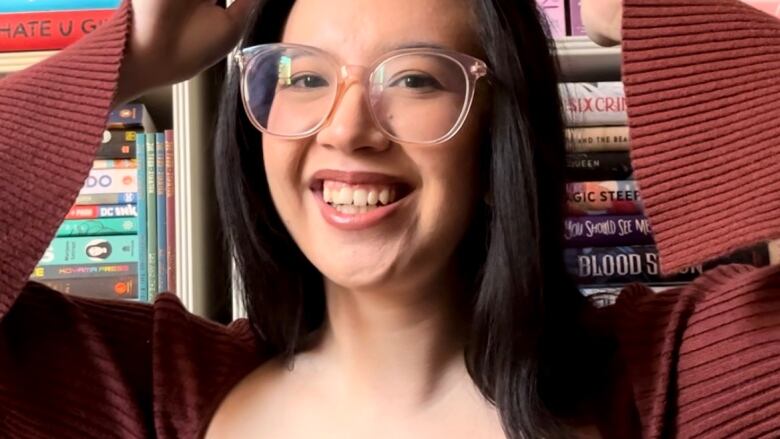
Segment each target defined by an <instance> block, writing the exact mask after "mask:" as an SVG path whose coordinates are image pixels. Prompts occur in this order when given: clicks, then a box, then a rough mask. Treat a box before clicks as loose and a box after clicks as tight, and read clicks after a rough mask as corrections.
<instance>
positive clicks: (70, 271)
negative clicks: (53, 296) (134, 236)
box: [30, 262, 138, 280]
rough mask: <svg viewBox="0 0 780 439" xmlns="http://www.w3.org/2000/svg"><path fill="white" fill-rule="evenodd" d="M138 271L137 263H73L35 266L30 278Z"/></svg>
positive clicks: (75, 276)
mask: <svg viewBox="0 0 780 439" xmlns="http://www.w3.org/2000/svg"><path fill="white" fill-rule="evenodd" d="M137 273H138V263H137V262H130V263H127V264H74V265H49V266H46V267H44V266H37V267H35V269H34V270H33V272H32V275H31V276H30V279H33V280H38V279H49V280H54V279H74V278H82V277H116V276H135V275H136V274H137Z"/></svg>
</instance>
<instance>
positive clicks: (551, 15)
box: [536, 0, 566, 38]
mask: <svg viewBox="0 0 780 439" xmlns="http://www.w3.org/2000/svg"><path fill="white" fill-rule="evenodd" d="M536 4H537V6H538V7H539V8H540V9H541V10H542V12H543V13H544V16H545V17H546V18H547V23H549V25H550V36H551V37H553V38H563V37H565V36H566V5H565V0H536Z"/></svg>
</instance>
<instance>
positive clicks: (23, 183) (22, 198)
mask: <svg viewBox="0 0 780 439" xmlns="http://www.w3.org/2000/svg"><path fill="white" fill-rule="evenodd" d="M130 17H131V10H130V2H129V0H125V1H124V2H123V4H122V6H121V7H120V8H119V9H118V11H117V12H116V14H115V15H114V16H113V18H112V19H110V20H109V21H108V22H106V23H105V24H104V25H103V26H101V27H99V28H98V29H96V30H95V31H94V32H92V33H91V34H89V35H88V36H87V37H85V38H84V39H82V40H80V41H78V42H77V43H75V44H73V45H72V46H70V47H69V48H67V49H66V50H63V51H61V52H60V53H58V54H56V55H54V56H52V57H50V58H48V59H47V60H45V61H43V62H41V63H39V64H36V65H34V66H31V67H29V68H27V69H26V70H24V71H22V72H19V73H15V74H13V75H11V76H9V77H7V78H5V79H3V80H2V81H0V115H2V117H0V317H2V316H3V315H4V314H5V313H6V312H7V311H8V310H9V309H10V307H11V305H12V304H13V302H14V301H15V299H16V297H17V295H18V294H19V292H20V291H21V289H22V287H23V286H24V284H25V283H26V282H27V279H28V277H29V276H30V273H31V272H32V270H33V268H34V267H35V265H36V263H37V262H38V261H39V260H40V258H41V257H42V256H43V253H44V251H45V250H46V248H47V246H48V245H49V243H50V241H51V239H52V238H53V237H54V233H55V232H56V230H57V227H58V226H59V224H60V223H61V222H62V219H63V218H64V217H65V215H66V213H67V212H68V209H69V208H70V206H71V205H72V204H73V202H74V201H75V199H76V197H77V195H78V193H79V190H80V189H81V187H82V186H83V184H84V181H85V179H86V177H87V175H88V173H89V169H90V167H91V166H92V161H93V159H94V155H95V153H96V151H97V148H98V147H99V145H100V141H101V138H102V134H103V131H104V130H105V125H106V118H107V117H108V113H109V111H110V106H111V102H112V100H113V97H114V94H115V92H116V85H117V79H118V77H119V67H120V63H121V60H122V56H123V53H124V50H125V45H126V40H127V35H128V32H129V29H130Z"/></svg>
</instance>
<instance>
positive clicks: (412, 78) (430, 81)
mask: <svg viewBox="0 0 780 439" xmlns="http://www.w3.org/2000/svg"><path fill="white" fill-rule="evenodd" d="M390 86H391V87H403V88H408V89H412V90H423V89H441V88H442V87H441V84H440V83H439V81H437V80H436V79H434V78H433V77H432V76H430V75H427V74H425V73H409V74H406V75H403V76H401V77H400V78H398V79H396V80H394V81H392V82H391V83H390Z"/></svg>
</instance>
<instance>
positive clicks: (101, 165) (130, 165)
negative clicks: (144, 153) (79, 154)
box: [92, 159, 138, 169]
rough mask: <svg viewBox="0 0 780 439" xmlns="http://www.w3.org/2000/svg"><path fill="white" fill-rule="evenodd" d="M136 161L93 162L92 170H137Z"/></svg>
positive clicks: (109, 160)
mask: <svg viewBox="0 0 780 439" xmlns="http://www.w3.org/2000/svg"><path fill="white" fill-rule="evenodd" d="M137 168H138V160H136V159H98V160H95V161H94V162H92V169H137Z"/></svg>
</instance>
